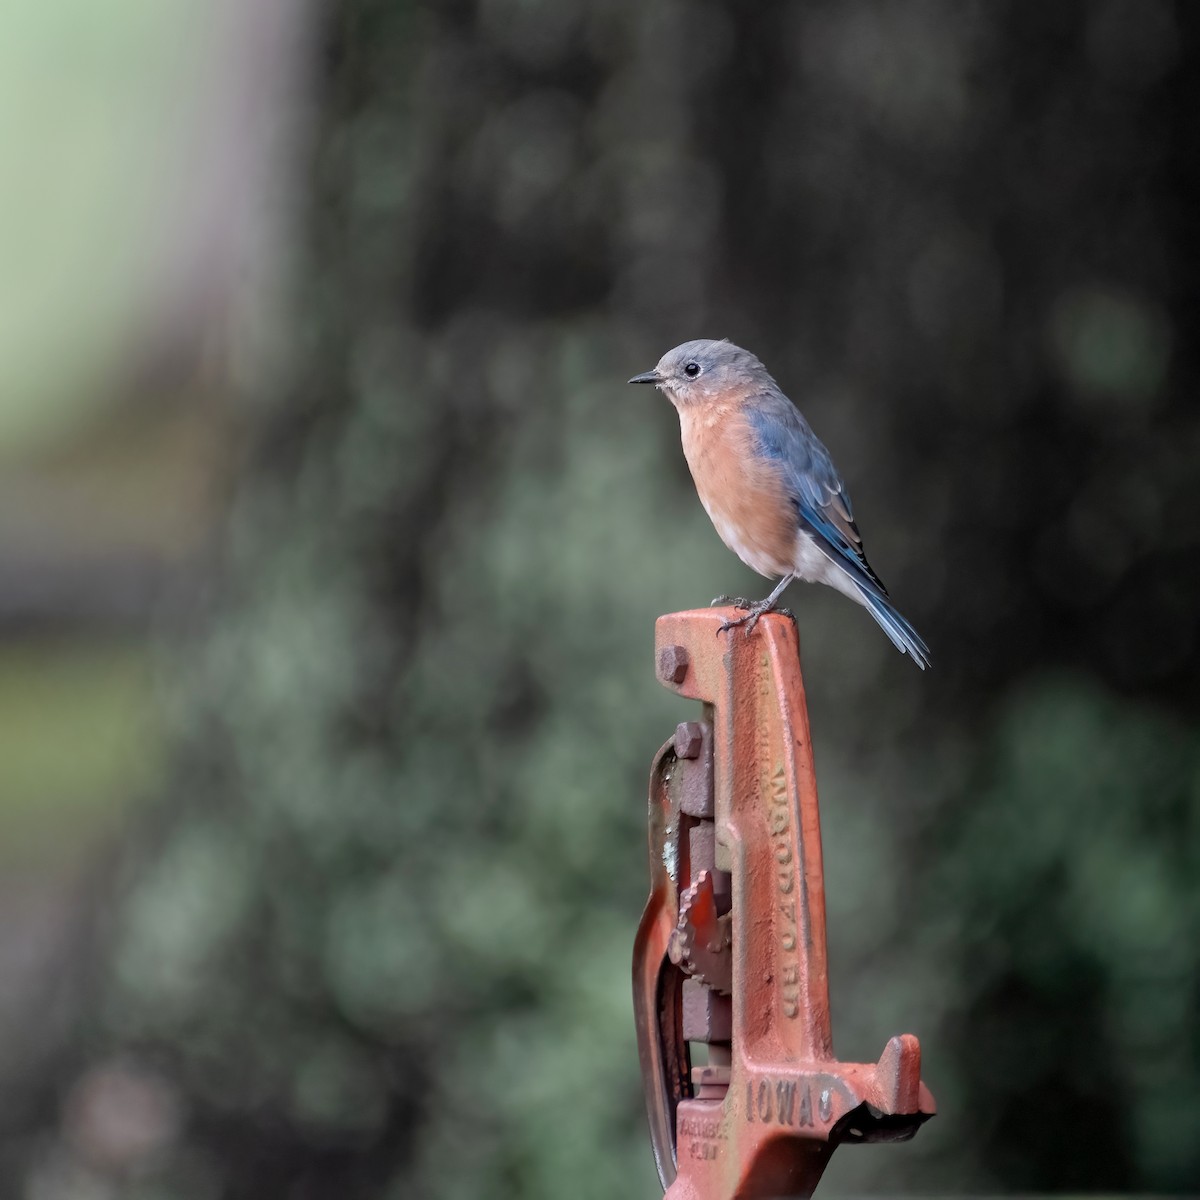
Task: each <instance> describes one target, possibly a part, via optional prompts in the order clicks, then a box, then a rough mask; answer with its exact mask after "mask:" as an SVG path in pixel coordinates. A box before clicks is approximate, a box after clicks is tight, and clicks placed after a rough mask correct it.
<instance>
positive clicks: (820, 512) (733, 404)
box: [629, 341, 929, 670]
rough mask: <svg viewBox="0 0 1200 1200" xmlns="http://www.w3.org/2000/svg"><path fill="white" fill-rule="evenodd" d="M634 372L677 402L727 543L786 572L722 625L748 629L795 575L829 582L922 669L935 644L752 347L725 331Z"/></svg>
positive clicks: (687, 448)
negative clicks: (890, 584) (869, 551)
mask: <svg viewBox="0 0 1200 1200" xmlns="http://www.w3.org/2000/svg"><path fill="white" fill-rule="evenodd" d="M629 382H630V383H652V384H654V386H655V387H657V388H659V389H660V390H661V391H663V392H665V393H666V396H667V399H668V400H670V401H671V403H672V404H673V405H675V408H676V410H677V411H678V413H679V427H680V433H681V436H682V440H683V453H684V456H685V457H686V458H687V463H688V466H689V467H690V468H691V471H692V479H693V480H694V481H695V484H696V491H697V492H698V493H699V495H700V503H701V504H703V505H704V511H705V512H707V513H708V515H709V519H710V520H711V521H712V523H713V525H715V526H716V529H717V533H718V534H719V535H720V537H721V541H723V542H724V543H725V545H726V546H728V547H729V548H730V550H732V551H733V552H734V553H735V554H736V555H737V556H738V558H740V559H741V560H742V562H744V563H745V564H746V565H747V566H748V567H750V568H752V569H753V570H755V571H757V572H758V573H759V574H760V575H765V576H767V578H769V579H775V578H778V579H779V583H778V584H777V585H776V587H775V590H774V591H773V592H772V593H771V594H770V595H769V596H768V597H767V598H766V599H765V600H759V601H757V602H755V603H750V602H748V601H738V602H737V606H738V607H739V608H744V609H746V610H747V612H746V615H745V616H744V617H741V618H739V619H738V620H736V621H727V622H726V623H725V625H724V626H723V628H725V629H730V628H732V627H734V626H736V625H743V624H744V625H746V626H747V629H746V632H747V633H749V632H750V630H751V629H753V628H754V625H755V623H756V622H757V621H758V618H759V617H760V616H761V615H762V614H763V613H765V612H770V611H771V609H772V608H774V606H775V601H776V600H778V599H779V597H780V595H781V594H782V592H783V589H784V588H785V587H787V585H788V584H789V583H791V581H792V580H793V579H805V580H809V581H810V582H813V583H827V584H829V586H830V587H834V588H837V590H838V591H839V592H842V593H844V594H845V595H847V596H849V597H850V599H851V600H854V601H857V603H859V604H861V605H863V606H864V607H865V608H866V609H867V611H868V612H869V613H870V614H871V616H873V617H874V618H875V620H876V621H878V622H879V624H880V626H881V627H882V628H883V631H884V633H886V634H887V635H888V637H889V638H891V640H892V643H893V644H894V645H895V647H896V649H898V650H899V651H900V652H901V653H902V654H903V653H905V652H907V653H908V654H911V655H912V659H913V662H915V663H916V664H917V666H918V667H920V668H921V670H924V669H925V667H926V666H928V664H929V647H928V646H926V645H925V643H924V642H923V641H922V640H921V636H920V635H919V634H918V633H917V631H916V630H915V629H913V627H912V626H911V625H910V624H909V623H908V622H907V621H906V620H905V619H904V618H903V617H902V616H901V615H900V614H899V613H898V612H897V611H896V609H895V607H894V606H893V604H892V602H891V600H890V599H889V598H888V594H887V589H886V588H885V587H884V586H883V583H882V582H881V581H880V579H879V576H878V575H876V574H875V572H874V571H872V570H871V567H870V564H869V563H868V562H867V559H866V555H864V554H863V547H862V538H861V537H860V536H859V532H858V526H857V525H856V524H855V523H854V513H853V511H852V509H851V507H850V497H849V496H848V495H847V494H846V485H845V484H844V483H843V482H842V477H841V476H840V475H839V474H838V471H837V468H836V467H835V466H834V465H833V460H832V459H831V458H830V457H829V451H828V450H826V449H825V447H824V446H823V445H822V444H821V442H820V441H819V439H818V438H817V436H816V434H815V433H813V431H812V430H811V429H810V428H809V425H808V422H807V421H806V420H805V419H804V418H803V417H802V416H801V415H800V413H799V411H798V410H797V409H796V406H795V405H794V404H793V403H792V402H791V401H790V400H789V399H788V398H787V397H786V396H785V395H784V394H783V392H781V391H780V390H779V385H778V384H777V383H776V382H775V380H774V379H772V378H771V376H770V375H769V374H768V373H767V369H766V367H764V366H763V365H762V363H760V362H759V361H758V359H757V358H755V357H754V355H753V354H751V353H750V352H749V351H747V350H743V349H741V347H739V346H734V345H731V344H730V343H729V342H727V341H722V342H709V341H699V342H684V344H683V345H682V346H676V347H675V349H674V350H671V351H669V352H668V353H667V354H665V355H664V356H663V358H662V360H661V361H660V362H659V364H658V366H657V367H655V368H654V370H653V371H647V372H646V373H645V374H643V375H635V376H634V377H633V378H632V379H631V380H630V381H629ZM720 599H722V600H724V599H726V597H721V598H720ZM713 603H717V601H714V602H713Z"/></svg>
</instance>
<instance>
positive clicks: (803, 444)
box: [749, 390, 929, 671]
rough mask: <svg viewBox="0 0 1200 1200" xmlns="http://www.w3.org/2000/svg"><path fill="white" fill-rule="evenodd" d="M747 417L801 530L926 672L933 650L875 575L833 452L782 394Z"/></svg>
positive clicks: (759, 400) (753, 407)
mask: <svg viewBox="0 0 1200 1200" xmlns="http://www.w3.org/2000/svg"><path fill="white" fill-rule="evenodd" d="M749 413H750V424H751V427H752V428H753V429H754V432H755V435H756V436H757V438H758V449H759V452H760V453H761V454H762V455H764V456H765V457H767V458H771V459H774V460H776V461H777V462H779V463H780V464H781V465H782V467H783V472H784V478H785V480H786V481H787V487H788V491H789V492H790V494H791V499H792V503H793V504H794V505H795V506H796V516H797V519H798V521H799V524H800V528H801V529H802V530H803V531H804V532H805V533H807V534H810V535H811V536H812V539H813V543H814V544H815V545H816V546H817V547H818V548H819V549H820V550H821V551H822V552H823V553H824V554H825V555H826V556H827V557H828V558H829V559H830V560H831V561H832V562H834V563H836V564H837V565H838V566H839V567H841V568H843V570H845V571H846V572H847V573H848V574H849V575H850V577H851V578H852V579H853V580H854V582H855V583H856V584H857V585H858V587H859V590H860V591H861V592H862V595H863V600H864V602H865V604H866V607H867V611H868V612H869V613H870V614H871V616H873V617H874V618H875V620H876V621H878V622H879V625H880V627H881V628H882V629H883V631H884V633H886V634H887V635H888V637H889V638H890V639H891V641H892V644H893V645H894V646H895V647H896V649H897V650H899V651H900V652H901V653H902V654H905V653H907V654H909V655H911V656H912V659H913V661H914V662H915V663H916V664H917V666H919V667H920V668H921V670H922V671H923V670H924V669H925V668H926V667H927V666H928V665H929V647H928V646H927V645H926V644H925V642H924V640H923V639H922V638H921V635H920V634H919V633H917V631H916V630H915V629H914V628H913V627H912V626H911V625H910V624H909V623H908V621H906V620H905V619H904V617H903V616H902V615H901V614H900V613H899V612H898V611H897V610H896V607H895V605H894V604H893V603H892V602H891V600H890V599H889V598H888V593H887V588H885V587H884V586H883V581H882V580H881V579H880V578H879V576H878V575H876V574H875V572H874V571H872V570H871V564H870V563H869V562H867V556H866V555H865V554H864V553H863V546H862V537H861V536H860V535H859V532H858V526H857V525H856V524H855V522H854V510H853V509H852V508H851V507H850V497H849V495H847V493H846V485H845V484H844V483H843V482H842V477H841V476H840V475H839V474H838V471H837V468H836V467H835V466H834V465H833V459H831V458H830V457H829V451H828V450H826V449H825V447H824V446H823V445H822V444H821V440H820V438H818V437H817V435H816V434H815V433H813V431H812V430H811V429H810V428H809V424H808V422H807V421H806V420H805V419H804V418H803V417H802V416H801V415H800V413H799V411H798V410H797V408H796V406H795V405H794V404H793V403H792V402H791V401H790V400H789V399H788V398H787V397H786V396H785V395H784V394H783V393H782V392H780V391H777V390H771V391H766V392H762V393H760V394H759V395H758V396H756V397H754V399H753V401H752V402H751V404H750V406H749Z"/></svg>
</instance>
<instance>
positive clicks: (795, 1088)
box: [634, 609, 935, 1200]
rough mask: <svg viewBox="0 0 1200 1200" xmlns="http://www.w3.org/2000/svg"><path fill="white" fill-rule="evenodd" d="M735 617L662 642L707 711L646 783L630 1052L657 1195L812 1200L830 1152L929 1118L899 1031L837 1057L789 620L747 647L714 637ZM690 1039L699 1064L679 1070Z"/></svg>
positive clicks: (905, 1132)
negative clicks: (859, 1059) (870, 1056)
mask: <svg viewBox="0 0 1200 1200" xmlns="http://www.w3.org/2000/svg"><path fill="white" fill-rule="evenodd" d="M730 615H731V614H730V612H729V611H728V610H720V609H702V610H699V611H696V612H687V613H675V614H672V615H669V616H665V617H660V618H659V621H658V626H657V631H656V633H657V646H658V658H657V666H658V676H659V678H660V680H662V681H663V683H664V684H665V685H666V686H668V687H671V688H672V689H673V690H675V691H677V692H678V693H679V694H680V695H682V696H685V697H687V698H689V699H692V700H699V701H701V702H702V703H703V704H704V706H705V707H704V714H703V716H704V719H703V720H702V721H700V722H685V723H684V725H681V726H680V730H683V729H684V726H685V725H692V724H695V725H697V726H698V727H699V733H700V744H699V746H698V747H697V746H696V745H695V739H694V737H693V736H692V732H691V731H689V732H688V733H687V735H686V736H684V737H682V738H681V737H680V736H679V733H680V731H679V730H677V731H676V736H675V737H674V738H672V740H671V741H670V742H668V743H667V744H666V745H665V746H663V748H662V749H661V750H660V751H659V754H658V756H657V758H656V759H655V762H654V766H653V769H652V772H651V777H650V806H649V832H650V898H649V900H648V901H647V904H646V909H645V912H644V913H643V916H642V921H641V925H640V926H639V928H638V934H637V940H636V942H635V944H634V1011H635V1017H636V1020H637V1032H638V1051H639V1055H640V1058H641V1064H642V1076H643V1080H644V1083H645V1089H646V1104H647V1112H648V1115H649V1119H650V1136H651V1145H652V1147H653V1150H654V1155H655V1160H656V1162H657V1164H658V1170H659V1176H660V1178H661V1180H662V1184H663V1188H664V1190H666V1192H667V1197H668V1200H726V1198H730V1200H731V1198H733V1197H737V1198H738V1200H753V1198H754V1197H767V1196H808V1195H811V1193H812V1190H813V1188H815V1187H816V1185H817V1182H818V1181H819V1180H820V1177H821V1174H822V1172H823V1171H824V1169H825V1164H826V1163H827V1162H828V1160H829V1156H830V1155H831V1154H832V1153H833V1150H834V1148H835V1147H836V1146H837V1145H839V1144H840V1143H842V1142H846V1141H848V1142H859V1141H861V1142H868V1141H894V1140H901V1139H904V1138H908V1137H912V1135H913V1134H914V1133H915V1132H916V1130H917V1128H918V1127H919V1126H920V1125H921V1124H922V1122H924V1121H925V1120H927V1119H928V1118H929V1117H930V1116H932V1115H933V1113H934V1111H935V1106H934V1102H933V1097H932V1096H931V1095H930V1094H929V1091H928V1089H927V1088H926V1087H925V1085H924V1084H923V1083H922V1082H921V1050H920V1045H919V1043H918V1042H917V1039H916V1038H915V1037H913V1036H912V1035H911V1034H904V1035H902V1036H900V1037H894V1038H892V1039H891V1040H890V1041H889V1042H888V1043H887V1045H886V1047H885V1048H884V1051H883V1054H882V1055H881V1057H880V1059H879V1061H878V1062H877V1063H843V1062H839V1061H838V1060H837V1059H836V1058H835V1057H834V1054H833V1036H832V1027H831V1021H830V1013H829V980H828V964H827V959H826V946H825V888H824V876H823V870H822V862H821V828H820V812H819V809H818V804H817V790H816V782H815V776H814V773H813V761H812V749H811V745H810V742H809V728H808V711H807V707H806V705H805V699H804V684H803V680H802V678H801V674H800V659H799V647H798V644H797V639H796V632H795V627H794V625H793V624H792V622H791V621H790V620H789V619H787V618H786V617H783V616H780V615H778V614H768V615H766V616H764V617H763V618H762V619H761V620H760V621H759V623H758V625H757V627H756V628H755V629H754V631H753V633H752V634H751V635H750V636H748V637H747V636H743V635H742V633H741V632H740V631H738V632H737V634H736V635H734V634H722V635H721V636H719V637H718V636H717V635H718V629H719V626H720V624H721V622H722V620H724V619H727V618H728V617H729V616H730ZM681 664H682V665H681ZM681 751H687V752H688V754H686V755H685V754H684V753H681ZM692 751H695V753H694V756H693V755H692V753H691V752H692ZM722 993H727V994H722ZM696 1042H705V1043H707V1044H708V1063H707V1064H706V1065H704V1066H697V1067H695V1068H693V1066H692V1061H691V1053H690V1050H689V1043H696Z"/></svg>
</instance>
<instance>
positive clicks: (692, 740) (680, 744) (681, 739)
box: [675, 679, 704, 758]
mask: <svg viewBox="0 0 1200 1200" xmlns="http://www.w3.org/2000/svg"><path fill="white" fill-rule="evenodd" d="M675 682H676V683H680V682H682V681H681V680H678V679H677V680H676V681H675ZM703 747H704V727H703V726H702V725H701V724H700V722H699V721H680V722H679V724H678V725H676V726H675V756H676V757H677V758H699V757H700V751H701V750H702V749H703Z"/></svg>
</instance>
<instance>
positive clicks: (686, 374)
mask: <svg viewBox="0 0 1200 1200" xmlns="http://www.w3.org/2000/svg"><path fill="white" fill-rule="evenodd" d="M629 382H630V383H652V384H654V386H655V387H657V388H660V389H661V390H662V391H663V392H664V393H666V396H667V399H668V400H670V401H671V403H672V404H674V405H675V406H676V407H681V406H683V405H692V404H704V403H705V402H707V401H709V400H712V399H714V398H716V397H719V396H722V395H728V394H729V393H730V392H731V391H733V392H734V393H735V394H737V395H739V396H744V395H745V394H746V392H747V390H757V389H759V388H762V387H769V386H771V385H773V384H774V382H775V381H774V380H773V379H772V378H771V376H770V375H769V374H768V373H767V368H766V367H764V366H763V365H762V363H760V362H759V361H758V359H757V358H755V357H754V355H753V354H751V353H750V351H749V350H743V349H742V348H741V346H735V345H734V344H733V343H732V342H729V341H719V342H710V341H703V340H701V341H697V342H684V343H683V345H682V346H676V347H675V349H674V350H668V351H667V353H666V354H664V355H663V356H662V358H661V359H660V360H659V364H658V366H657V367H655V368H654V370H653V371H647V372H645V374H642V375H635V376H634V377H633V378H632V379H631V380H630V381H629Z"/></svg>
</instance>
